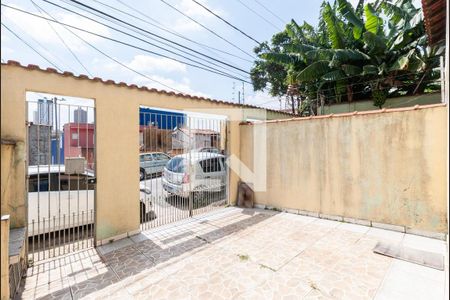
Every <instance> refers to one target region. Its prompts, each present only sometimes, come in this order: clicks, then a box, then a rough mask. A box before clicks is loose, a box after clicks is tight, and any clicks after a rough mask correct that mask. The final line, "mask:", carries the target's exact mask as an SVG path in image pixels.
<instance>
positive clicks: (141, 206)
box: [139, 202, 147, 223]
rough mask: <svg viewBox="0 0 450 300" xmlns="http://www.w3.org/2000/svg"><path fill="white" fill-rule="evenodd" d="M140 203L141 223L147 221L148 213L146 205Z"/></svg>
mask: <svg viewBox="0 0 450 300" xmlns="http://www.w3.org/2000/svg"><path fill="white" fill-rule="evenodd" d="M139 203H140V220H141V223H142V222H144V221H147V218H146V216H147V213H146V212H145V203H142V202H139Z"/></svg>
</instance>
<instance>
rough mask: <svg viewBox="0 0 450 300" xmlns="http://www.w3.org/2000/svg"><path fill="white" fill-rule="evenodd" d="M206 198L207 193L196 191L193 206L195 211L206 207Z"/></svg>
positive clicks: (193, 194)
mask: <svg viewBox="0 0 450 300" xmlns="http://www.w3.org/2000/svg"><path fill="white" fill-rule="evenodd" d="M205 196H206V193H205V192H204V191H196V192H193V193H192V202H193V203H192V204H193V208H194V209H195V208H199V207H202V206H205V205H206V204H207V203H206V202H207V201H206V197H205Z"/></svg>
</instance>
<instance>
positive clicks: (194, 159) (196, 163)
mask: <svg viewBox="0 0 450 300" xmlns="http://www.w3.org/2000/svg"><path fill="white" fill-rule="evenodd" d="M226 170H227V169H226V165H225V156H224V155H222V154H217V153H201V152H196V153H187V154H181V155H177V156H175V157H173V158H172V159H171V160H170V161H169V162H168V163H167V165H166V167H165V168H164V173H163V177H162V184H163V188H164V190H165V191H166V192H168V193H169V194H172V195H177V196H181V197H188V196H189V195H190V194H191V193H192V194H193V196H194V199H195V198H201V197H202V194H203V193H205V192H221V191H223V190H224V189H225V186H226V180H227V171H226Z"/></svg>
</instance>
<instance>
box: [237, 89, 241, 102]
mask: <svg viewBox="0 0 450 300" xmlns="http://www.w3.org/2000/svg"><path fill="white" fill-rule="evenodd" d="M238 103H239V104H241V91H238Z"/></svg>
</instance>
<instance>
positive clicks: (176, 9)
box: [160, 0, 255, 59]
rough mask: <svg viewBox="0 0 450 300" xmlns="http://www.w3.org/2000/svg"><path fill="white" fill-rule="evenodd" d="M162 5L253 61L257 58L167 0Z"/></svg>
mask: <svg viewBox="0 0 450 300" xmlns="http://www.w3.org/2000/svg"><path fill="white" fill-rule="evenodd" d="M160 1H161V2H162V3H164V4H166V5H167V6H169V7H170V8H172V9H173V10H175V11H177V12H178V13H180V14H182V15H183V16H185V17H186V18H188V19H189V20H191V21H192V22H194V23H195V24H197V25H199V26H200V27H202V28H203V29H205V30H207V31H208V32H210V33H212V34H213V35H215V36H216V37H218V38H219V39H221V40H223V41H224V42H226V43H227V44H229V45H231V46H232V47H234V48H236V49H238V50H239V51H241V52H242V53H244V54H246V55H247V56H249V57H251V58H252V59H254V58H255V57H254V56H253V55H252V54H250V53H248V52H247V51H245V50H243V49H242V48H240V47H238V46H236V45H235V44H233V43H232V42H230V41H229V40H227V39H226V38H224V37H222V36H221V35H219V34H217V33H216V32H215V31H213V30H211V29H209V28H208V27H206V26H205V25H203V24H201V23H200V22H198V21H197V20H195V19H194V18H191V17H190V16H188V15H187V14H185V13H184V12H182V11H181V10H179V9H178V8H176V7H175V6H173V5H171V4H170V3H167V2H166V1H165V0H160Z"/></svg>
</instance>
